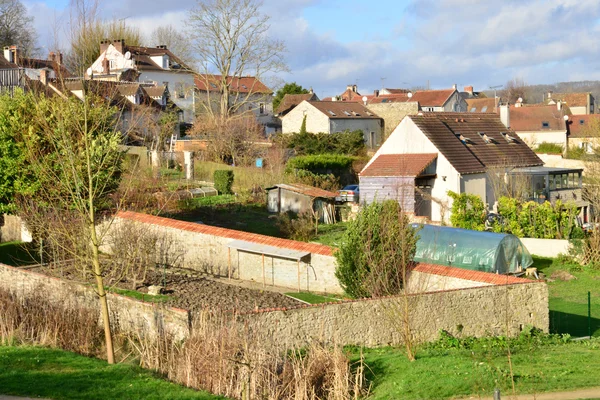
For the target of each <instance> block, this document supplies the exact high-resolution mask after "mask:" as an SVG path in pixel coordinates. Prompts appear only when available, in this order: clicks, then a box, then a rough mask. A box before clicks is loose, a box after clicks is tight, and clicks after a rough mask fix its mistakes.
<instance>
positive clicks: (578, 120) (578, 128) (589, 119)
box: [569, 114, 600, 138]
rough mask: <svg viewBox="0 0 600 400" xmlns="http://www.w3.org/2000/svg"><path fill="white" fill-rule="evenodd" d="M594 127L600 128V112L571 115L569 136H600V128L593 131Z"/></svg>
mask: <svg viewBox="0 0 600 400" xmlns="http://www.w3.org/2000/svg"><path fill="white" fill-rule="evenodd" d="M594 123H595V125H594ZM594 127H596V128H600V114H590V115H571V116H570V117H569V137H572V138H589V137H594V138H600V130H599V131H598V132H593V131H591V128H594Z"/></svg>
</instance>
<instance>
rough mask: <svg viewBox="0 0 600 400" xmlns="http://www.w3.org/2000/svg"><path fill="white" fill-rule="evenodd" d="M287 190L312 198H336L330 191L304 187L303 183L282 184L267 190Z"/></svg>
mask: <svg viewBox="0 0 600 400" xmlns="http://www.w3.org/2000/svg"><path fill="white" fill-rule="evenodd" d="M276 187H277V188H281V189H286V190H289V191H292V192H295V193H300V194H304V195H306V196H310V197H323V198H335V196H337V195H336V194H335V193H333V192H330V191H328V190H323V189H320V188H316V187H313V186H308V185H303V184H301V183H280V184H277V185H275V186H273V187H270V188H267V190H270V189H274V188H276Z"/></svg>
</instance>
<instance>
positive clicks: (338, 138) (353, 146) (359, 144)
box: [277, 123, 366, 156]
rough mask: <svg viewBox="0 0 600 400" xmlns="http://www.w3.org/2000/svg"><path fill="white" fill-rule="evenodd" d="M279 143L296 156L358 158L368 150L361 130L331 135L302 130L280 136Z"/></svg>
mask: <svg viewBox="0 0 600 400" xmlns="http://www.w3.org/2000/svg"><path fill="white" fill-rule="evenodd" d="M303 124H304V123H303ZM277 141H279V142H281V143H282V144H283V146H284V147H286V148H288V149H291V150H294V153H296V155H315V154H327V153H335V154H345V155H351V156H358V155H363V154H364V153H365V150H366V148H365V140H364V134H363V132H362V131H360V130H357V131H352V132H350V131H345V132H337V133H331V134H329V133H310V132H306V131H305V129H304V130H302V129H301V130H300V132H299V133H293V134H286V135H280V136H279V137H278V138H277Z"/></svg>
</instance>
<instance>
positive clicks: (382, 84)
mask: <svg viewBox="0 0 600 400" xmlns="http://www.w3.org/2000/svg"><path fill="white" fill-rule="evenodd" d="M380 79H381V88H382V89H384V88H385V85H384V82H385V80H386V79H387V78H385V77H382V78H380Z"/></svg>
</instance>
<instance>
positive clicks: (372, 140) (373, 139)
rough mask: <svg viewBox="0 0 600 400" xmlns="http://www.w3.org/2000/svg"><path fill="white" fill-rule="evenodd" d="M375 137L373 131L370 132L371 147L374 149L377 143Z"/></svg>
mask: <svg viewBox="0 0 600 400" xmlns="http://www.w3.org/2000/svg"><path fill="white" fill-rule="evenodd" d="M376 140H377V137H376V136H375V132H371V148H372V149H374V148H375V146H376V145H377V142H376Z"/></svg>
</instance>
